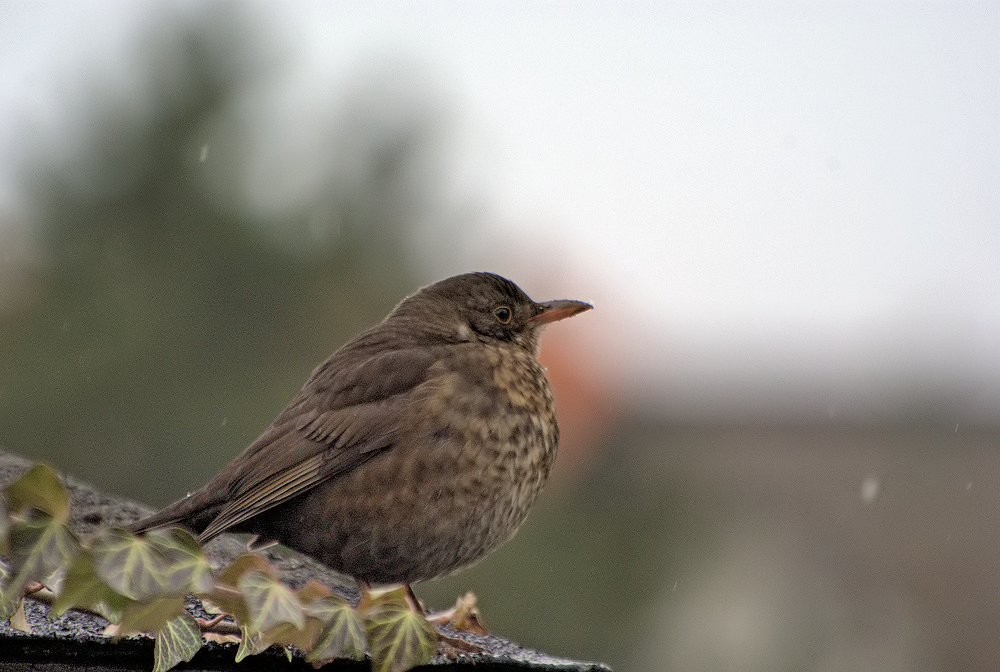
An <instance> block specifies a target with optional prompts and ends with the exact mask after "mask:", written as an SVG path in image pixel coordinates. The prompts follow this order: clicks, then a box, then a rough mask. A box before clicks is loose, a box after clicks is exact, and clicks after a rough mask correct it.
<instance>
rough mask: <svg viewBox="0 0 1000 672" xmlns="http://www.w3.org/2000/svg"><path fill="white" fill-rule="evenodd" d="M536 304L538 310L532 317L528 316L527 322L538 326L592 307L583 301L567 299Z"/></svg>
mask: <svg viewBox="0 0 1000 672" xmlns="http://www.w3.org/2000/svg"><path fill="white" fill-rule="evenodd" d="M536 305H537V306H538V309H539V310H538V312H537V313H535V315H534V316H533V317H529V318H528V322H529V323H530V324H535V325H538V326H541V325H543V324H549V323H551V322H558V321H559V320H564V319H566V318H567V317H573V316H574V315H576V314H577V313H582V312H583V311H585V310H590V309H591V308H593V306H592V305H590V304H589V303H586V302H584V301H570V300H569V299H560V300H559V301H546V302H545V303H539V304H536Z"/></svg>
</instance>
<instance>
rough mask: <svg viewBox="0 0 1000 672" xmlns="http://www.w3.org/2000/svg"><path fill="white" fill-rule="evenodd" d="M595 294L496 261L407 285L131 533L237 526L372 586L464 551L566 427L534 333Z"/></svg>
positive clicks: (443, 568)
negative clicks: (233, 453) (217, 461)
mask: <svg viewBox="0 0 1000 672" xmlns="http://www.w3.org/2000/svg"><path fill="white" fill-rule="evenodd" d="M589 308H591V306H590V304H587V303H583V302H580V301H550V302H546V303H536V302H534V301H532V300H531V299H530V298H528V296H527V295H526V294H525V293H524V292H522V291H521V290H520V288H518V287H517V285H515V284H514V283H512V282H511V281H509V280H507V279H505V278H502V277H500V276H498V275H494V274H491V273H469V274H465V275H459V276H455V277H452V278H448V279H446V280H442V281H440V282H437V283H435V284H432V285H430V286H428V287H425V288H423V289H421V290H420V291H418V292H416V293H415V294H413V295H412V296H410V297H408V298H406V299H404V300H403V301H402V302H401V303H400V304H399V305H398V306H396V308H395V309H394V310H393V311H392V312H391V313H390V314H389V315H388V316H387V317H386V318H385V319H384V320H383V321H382V322H381V323H379V324H378V325H376V326H374V327H372V328H370V329H369V330H367V331H365V332H364V333H362V334H360V335H359V336H357V337H356V338H355V339H353V340H352V341H350V342H348V343H347V344H345V345H344V346H343V347H341V348H340V349H339V350H337V351H336V352H335V353H334V354H333V355H332V356H331V357H330V358H329V359H327V360H326V361H325V362H323V363H322V364H320V366H319V367H318V368H317V369H316V370H315V371H314V372H313V374H312V376H310V378H309V380H308V381H307V382H306V384H305V386H304V387H303V388H302V390H301V391H300V392H299V394H298V395H297V396H296V397H295V398H294V399H293V400H292V402H291V403H290V404H289V405H288V407H287V408H286V409H285V410H284V411H283V412H282V413H281V414H280V415H279V416H278V417H277V418H276V419H275V420H274V422H273V423H272V424H271V426H270V427H268V428H267V429H266V430H265V431H264V433H263V434H261V436H260V437H259V438H258V439H257V440H256V441H254V442H253V443H252V444H250V446H249V447H247V449H246V450H245V451H244V452H243V453H242V454H241V455H239V456H238V457H237V458H236V459H234V460H233V461H232V462H230V463H229V464H228V465H227V466H226V467H224V468H223V469H222V471H221V472H219V474H218V475H217V476H216V477H215V478H213V479H212V480H211V481H210V482H209V483H208V484H206V485H205V486H204V487H202V488H201V489H199V490H197V491H196V492H193V493H192V494H190V495H188V496H187V497H185V498H184V499H181V500H179V501H178V502H175V503H174V504H172V505H170V506H168V507H167V508H166V509H164V510H162V511H160V512H159V513H156V514H154V515H152V516H150V517H149V518H146V519H145V520H142V521H139V522H138V523H136V524H135V525H134V526H133V527H132V529H133V531H135V532H141V531H143V530H148V529H152V528H155V527H163V526H166V525H179V526H182V527H186V528H188V529H190V530H192V531H193V532H195V533H196V534H198V535H199V538H200V539H201V540H202V541H207V540H209V539H211V538H213V537H215V536H217V535H219V534H220V533H222V532H226V531H230V532H246V533H252V534H256V535H258V536H259V537H260V538H261V539H262V540H274V541H278V542H281V543H282V544H284V545H286V546H288V547H290V548H293V549H296V550H298V551H301V552H303V553H305V554H307V555H310V556H312V557H314V558H316V559H317V560H319V561H320V562H322V563H324V564H325V565H327V566H329V567H330V568H332V569H335V570H337V571H340V572H342V573H344V574H347V575H349V576H353V577H354V578H356V579H358V580H361V581H365V582H367V583H372V584H385V583H412V582H415V581H421V580H425V579H431V578H434V577H437V576H441V575H444V574H448V573H450V572H453V571H455V570H457V569H460V568H462V567H464V566H467V565H469V564H472V563H474V562H476V561H477V560H479V559H480V558H482V557H483V556H485V555H486V554H488V553H490V552H491V551H492V550H494V549H495V548H496V547H497V546H499V545H500V544H501V543H503V542H504V541H506V540H507V539H509V538H510V537H511V536H512V535H513V534H514V532H515V531H516V530H517V528H518V527H519V526H520V524H521V523H522V522H523V520H524V518H525V516H526V515H527V513H528V508H529V507H530V506H531V504H532V502H533V501H534V499H535V497H536V496H537V495H538V493H539V491H540V490H541V488H542V485H543V484H544V483H545V480H546V479H547V477H548V475H549V470H550V468H551V466H552V462H553V460H554V458H555V454H556V445H557V443H558V439H559V429H558V426H557V424H556V414H555V407H554V405H553V401H552V391H551V388H550V387H549V382H548V379H547V378H546V377H545V371H544V369H543V368H542V366H541V364H539V362H538V357H537V355H538V334H539V331H540V330H541V328H542V327H543V326H544V325H546V324H549V323H551V322H554V321H556V320H560V319H563V318H565V317H570V316H572V315H575V314H577V313H580V312H582V311H584V310H588V309H589Z"/></svg>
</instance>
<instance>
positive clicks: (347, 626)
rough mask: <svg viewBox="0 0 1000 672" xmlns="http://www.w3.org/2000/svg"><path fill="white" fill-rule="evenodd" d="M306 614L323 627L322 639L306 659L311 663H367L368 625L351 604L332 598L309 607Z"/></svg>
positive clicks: (320, 637)
mask: <svg viewBox="0 0 1000 672" xmlns="http://www.w3.org/2000/svg"><path fill="white" fill-rule="evenodd" d="M306 614H307V615H308V616H310V617H312V618H316V619H319V620H320V621H321V622H322V623H323V629H322V631H321V632H320V634H319V637H318V638H317V639H316V641H315V643H314V644H313V646H312V648H311V649H310V650H309V654H308V655H307V656H306V661H307V662H310V663H318V662H326V661H330V660H333V659H334V658H350V659H351V660H362V659H364V657H365V624H364V622H363V621H362V620H361V617H360V616H359V615H358V612H357V611H356V610H355V609H354V608H353V607H351V605H350V604H348V603H347V602H345V601H344V600H342V599H340V598H338V597H334V596H332V595H330V596H326V597H321V598H319V599H318V600H315V601H314V602H312V603H310V604H309V605H307V606H306Z"/></svg>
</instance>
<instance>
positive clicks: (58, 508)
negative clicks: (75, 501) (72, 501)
mask: <svg viewBox="0 0 1000 672" xmlns="http://www.w3.org/2000/svg"><path fill="white" fill-rule="evenodd" d="M6 494H7V497H6V500H7V501H6V503H7V509H8V511H10V513H11V514H20V513H22V512H23V511H24V509H25V508H28V507H30V508H33V509H38V510H39V511H42V512H44V513H47V514H48V515H49V516H51V517H52V518H53V519H54V520H55V521H56V522H57V523H60V524H61V523H65V522H66V521H68V520H69V493H67V492H66V488H65V487H63V484H62V482H61V481H60V480H59V477H58V476H57V475H56V472H54V471H53V470H52V468H51V467H49V466H48V465H46V464H36V465H35V466H33V467H31V468H30V469H28V470H27V471H25V472H24V473H23V474H21V476H20V477H19V478H18V479H17V480H16V481H14V482H12V483H11V484H10V485H8V486H7V493H6Z"/></svg>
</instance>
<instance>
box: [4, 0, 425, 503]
mask: <svg viewBox="0 0 1000 672" xmlns="http://www.w3.org/2000/svg"><path fill="white" fill-rule="evenodd" d="M166 19H167V20H164V17H163V16H161V15H160V16H156V17H152V18H151V19H150V20H149V21H148V22H147V27H146V28H145V30H146V34H145V35H144V36H143V39H142V40H138V41H137V42H136V43H137V44H138V45H140V47H141V49H140V51H138V52H137V53H136V54H135V55H134V56H135V58H134V61H133V62H132V63H131V73H130V75H129V79H130V81H131V84H129V85H123V84H120V83H118V84H117V85H107V83H105V85H104V86H102V85H101V84H100V83H99V82H101V76H100V74H101V73H98V74H96V75H95V74H94V73H84V72H81V73H80V78H79V81H80V82H83V84H81V86H85V87H89V90H90V94H91V97H90V98H88V99H87V100H88V103H87V107H88V109H85V110H67V111H66V112H67V113H69V114H77V115H79V116H80V117H81V118H85V119H88V120H89V121H87V122H85V123H82V124H81V125H80V127H79V133H80V137H79V138H78V139H77V140H78V141H79V146H80V147H81V148H82V149H81V150H80V151H79V152H78V153H76V154H74V156H73V157H72V161H70V162H59V161H57V160H55V159H53V157H52V156H51V155H41V156H39V155H34V156H28V157H27V158H26V159H25V171H24V175H25V185H24V186H25V189H26V191H27V193H28V194H29V203H30V209H29V210H30V212H31V213H32V216H33V217H34V220H35V221H33V222H32V224H33V225H34V226H35V227H37V229H38V230H39V233H40V239H41V241H42V250H43V253H44V255H45V266H44V272H43V274H42V277H40V278H39V279H38V286H37V288H35V290H34V292H33V296H34V297H35V299H36V300H34V301H32V302H30V303H28V304H27V305H24V306H22V307H21V308H20V309H19V310H17V311H16V312H15V313H13V314H8V315H5V316H3V317H2V318H0V319H2V322H0V331H2V333H0V359H2V360H3V361H4V362H5V365H4V371H5V372H4V380H3V381H2V382H0V409H2V410H0V444H2V445H4V447H6V448H9V449H12V450H14V451H17V452H20V453H22V454H26V455H30V456H34V457H39V458H44V459H46V460H50V461H52V462H54V463H55V464H56V465H57V466H59V467H61V468H63V469H67V470H69V471H70V472H72V473H74V474H76V475H79V476H81V477H84V478H86V479H88V480H91V481H93V482H95V483H96V484H97V485H99V486H101V487H104V488H106V489H108V490H110V491H114V492H121V493H123V494H127V495H130V496H133V497H137V498H141V499H143V500H146V501H149V502H150V503H154V504H162V503H164V502H166V501H168V500H170V499H172V498H174V497H176V496H178V495H180V494H182V493H183V491H184V489H186V488H190V487H194V486H196V485H199V484H200V483H201V482H202V481H203V480H204V479H205V478H207V477H209V476H210V475H211V474H212V473H214V472H215V471H216V469H217V468H218V467H220V466H221V465H222V464H224V463H225V462H226V461H228V460H229V459H230V458H231V457H232V456H233V455H235V454H236V453H237V452H239V451H240V450H241V449H242V448H243V446H244V445H245V444H246V443H247V442H248V441H250V440H251V439H253V438H254V437H255V436H256V435H257V433H258V432H259V431H260V430H261V429H263V427H264V426H265V425H266V424H267V422H269V421H270V419H271V417H273V415H274V414H275V413H276V412H277V411H278V410H280V408H281V407H282V405H283V404H284V403H285V402H286V401H287V400H288V399H289V398H290V397H291V396H292V395H293V394H294V393H295V392H296V391H297V389H298V387H299V385H300V384H301V383H302V381H303V380H304V378H305V377H306V376H307V375H308V373H309V372H310V371H311V369H312V367H313V366H315V365H316V364H317V363H319V362H320V361H321V360H322V359H323V358H324V357H325V356H326V355H327V354H329V352H331V351H332V350H333V349H334V348H335V347H337V346H338V345H339V344H340V343H341V342H342V341H343V340H345V339H346V338H347V337H348V336H349V335H351V334H352V333H354V332H356V331H358V330H359V329H360V328H361V327H363V326H366V325H367V324H370V323H372V322H373V321H375V320H377V319H378V318H379V317H381V315H382V314H384V313H385V312H386V311H387V310H388V309H389V308H390V307H391V306H392V304H393V303H394V302H395V301H396V300H398V299H399V298H400V297H401V296H402V295H404V294H405V293H407V292H408V291H410V290H412V289H413V288H414V286H415V284H416V282H415V274H414V269H412V268H411V267H410V265H409V264H408V262H407V250H406V245H405V240H406V235H405V232H406V229H407V228H408V227H410V226H411V225H412V223H413V222H414V221H420V219H421V218H422V217H423V216H425V215H427V213H428V212H430V211H433V209H434V208H435V207H436V205H435V203H436V201H435V196H434V195H435V193H437V191H436V187H437V185H436V184H435V180H437V175H436V174H435V172H434V170H433V165H431V163H430V161H429V159H431V158H433V152H432V151H431V145H432V144H433V143H432V133H431V131H432V130H433V120H432V119H431V118H429V117H428V116H427V115H426V114H425V113H423V112H415V113H414V114H412V115H408V113H407V106H406V101H400V100H399V96H394V95H391V93H392V89H393V87H395V86H396V84H398V83H395V82H392V81H388V80H386V81H381V82H380V81H371V82H369V83H368V84H367V86H366V87H361V88H359V89H357V90H354V91H349V92H342V94H341V98H340V99H339V100H338V101H334V102H335V104H337V105H339V106H341V108H342V109H344V110H347V111H349V114H342V115H335V116H332V117H331V118H330V120H329V121H328V122H327V123H328V124H330V125H329V126H328V127H326V128H315V129H313V128H309V129H307V130H306V131H304V132H310V133H314V134H315V135H316V137H317V138H319V139H318V140H317V142H316V143H314V145H315V146H314V147H313V148H312V151H314V152H317V153H323V152H329V151H330V149H331V147H332V146H338V145H339V146H340V147H341V148H342V147H344V146H348V145H349V146H350V147H351V152H350V154H349V156H347V157H343V158H344V159H345V160H349V161H350V162H351V165H350V171H348V172H346V173H345V171H343V170H341V171H337V170H334V169H333V168H334V167H336V166H338V162H337V157H335V156H334V157H332V158H328V159H327V161H326V163H325V165H326V166H327V167H328V168H329V169H330V172H329V173H328V174H327V175H326V176H321V178H322V179H321V180H320V181H319V183H320V184H321V185H324V188H322V189H321V190H319V191H317V192H316V195H315V196H313V197H312V198H311V200H305V201H303V202H300V203H297V204H296V207H295V208H289V209H286V210H284V211H282V212H281V213H279V214H278V215H275V214H274V213H271V214H270V215H269V216H267V217H257V218H256V219H257V220H258V221H253V220H254V218H253V217H252V216H248V215H247V211H248V210H249V208H247V206H246V205H245V204H241V203H238V202H234V200H233V199H232V198H228V197H227V195H226V193H225V192H226V189H225V186H224V185H225V184H226V182H227V180H228V181H237V180H238V177H237V176H235V173H236V172H238V171H237V165H238V163H239V161H241V160H242V159H243V158H245V157H243V156H241V155H240V152H239V150H240V144H241V141H240V139H239V138H234V137H233V135H232V134H233V131H232V129H233V128H234V127H237V126H238V124H237V122H236V121H235V120H234V117H235V116H238V113H236V112H234V108H235V107H236V104H235V102H234V101H236V100H238V99H239V97H240V95H241V94H244V93H245V92H246V90H247V89H248V88H249V87H251V86H255V85H259V83H260V78H261V77H262V76H263V74H264V73H268V72H270V70H272V69H273V68H271V66H273V63H272V62H268V60H267V59H268V58H271V57H273V54H267V53H265V52H266V50H263V49H262V48H261V46H260V45H261V44H262V43H266V40H265V39H264V38H265V37H267V34H266V30H265V28H264V27H263V26H262V25H261V23H260V22H257V21H254V20H252V19H250V18H248V15H246V14H245V13H244V10H243V9H242V6H241V5H237V4H225V5H222V4H219V5H212V6H211V8H205V9H203V10H197V11H195V12H194V15H191V12H188V14H187V15H183V16H182V15H179V14H178V15H173V16H168V17H166ZM82 65H84V66H85V65H86V64H82ZM136 82H138V83H139V84H138V85H137V84H136ZM385 91H389V94H390V95H386V94H385ZM331 95H334V94H331ZM383 106H390V107H391V108H392V113H393V117H392V118H393V119H395V120H396V123H382V121H384V120H385V119H386V114H385V113H384V111H383ZM415 107H417V108H419V106H415ZM310 119H311V120H315V116H311V117H310ZM380 120H382V121H380ZM246 130H247V131H248V132H251V131H252V129H246ZM242 142H244V143H245V142H246V138H243V140H242ZM50 144H51V143H50ZM40 146H45V143H41V145H40ZM207 152H212V154H211V155H210V157H211V160H209V161H206V160H205V159H206V153H207ZM226 152H229V155H228V156H226ZM219 166H221V170H223V171H229V173H231V174H228V175H225V176H223V177H221V178H220V176H219V175H218V174H216V175H214V177H213V178H212V179H207V178H209V177H210V174H209V171H213V170H214V171H219V170H220V167H219ZM341 167H342V166H341ZM348 173H349V174H350V176H351V180H350V182H348V183H345V182H344V180H343V179H341V178H343V175H345V174H348ZM314 177H315V176H314ZM338 179H339V181H338ZM220 185H222V186H220ZM230 191H237V190H230ZM192 472H195V473H194V474H192Z"/></svg>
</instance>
